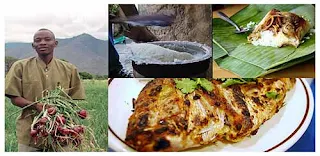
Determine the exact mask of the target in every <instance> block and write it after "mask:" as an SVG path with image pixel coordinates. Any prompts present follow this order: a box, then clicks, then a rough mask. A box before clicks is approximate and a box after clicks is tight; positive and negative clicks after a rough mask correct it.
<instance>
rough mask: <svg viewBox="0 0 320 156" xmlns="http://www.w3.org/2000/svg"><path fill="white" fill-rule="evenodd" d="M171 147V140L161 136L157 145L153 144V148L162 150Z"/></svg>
mask: <svg viewBox="0 0 320 156" xmlns="http://www.w3.org/2000/svg"><path fill="white" fill-rule="evenodd" d="M168 147H170V142H169V141H168V140H166V139H165V138H160V139H158V140H157V141H156V143H155V145H154V146H153V150H155V151H160V150H164V149H166V148H168Z"/></svg>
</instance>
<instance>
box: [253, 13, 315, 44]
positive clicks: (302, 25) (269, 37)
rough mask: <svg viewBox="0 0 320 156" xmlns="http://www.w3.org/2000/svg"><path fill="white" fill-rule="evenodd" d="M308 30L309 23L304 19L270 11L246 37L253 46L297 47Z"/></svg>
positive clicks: (294, 15)
mask: <svg viewBox="0 0 320 156" xmlns="http://www.w3.org/2000/svg"><path fill="white" fill-rule="evenodd" d="M310 28H311V25H310V23H309V22H308V21H307V20H305V19H304V18H302V17H300V16H298V15H296V14H294V13H290V12H281V11H279V10H276V9H272V10H271V11H269V12H268V13H267V14H266V16H265V17H264V18H263V19H262V20H261V22H260V23H259V24H258V25H257V27H256V28H255V29H254V30H253V32H252V33H251V34H250V35H249V36H248V41H249V42H250V43H252V44H253V45H262V46H272V47H282V46H284V45H292V46H294V47H298V46H299V44H300V43H301V39H302V38H303V37H304V35H305V34H306V33H307V32H308V31H309V30H310Z"/></svg>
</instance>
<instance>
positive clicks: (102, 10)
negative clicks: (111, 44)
mask: <svg viewBox="0 0 320 156" xmlns="http://www.w3.org/2000/svg"><path fill="white" fill-rule="evenodd" d="M3 8H4V9H5V10H3V12H4V20H5V22H4V26H5V32H4V33H5V38H4V39H5V42H16V41H19V42H32V39H33V35H34V33H35V32H36V31H37V30H38V29H40V28H48V29H50V30H52V31H53V32H54V33H55V35H56V37H57V38H70V37H73V36H77V35H80V34H82V33H88V34H91V35H92V36H94V37H96V38H98V39H103V40H106V39H107V13H108V12H107V0H85V1H82V0H79V1H68V0H65V1H62V0H54V1H44V0H27V1H21V0H20V1H18V0H10V1H7V2H6V3H5V7H3Z"/></svg>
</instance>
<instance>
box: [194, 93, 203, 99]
mask: <svg viewBox="0 0 320 156" xmlns="http://www.w3.org/2000/svg"><path fill="white" fill-rule="evenodd" d="M200 97H201V96H200V95H199V94H196V95H194V96H193V100H198V99H200Z"/></svg>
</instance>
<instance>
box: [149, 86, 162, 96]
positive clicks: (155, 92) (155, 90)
mask: <svg viewBox="0 0 320 156" xmlns="http://www.w3.org/2000/svg"><path fill="white" fill-rule="evenodd" d="M161 89H162V86H161V85H159V86H157V87H156V88H152V89H151V90H150V93H149V96H156V95H157V94H158V93H159V92H160V91H161Z"/></svg>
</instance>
